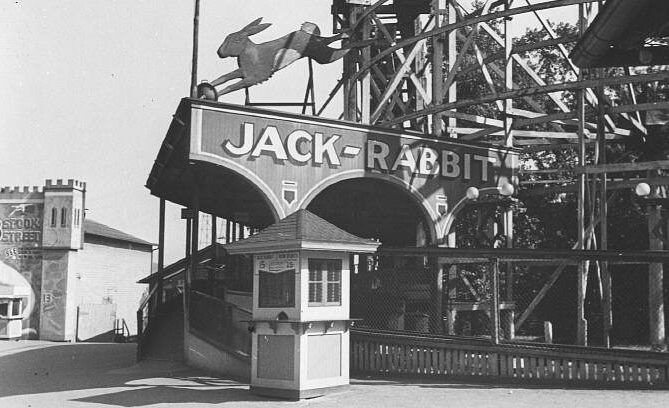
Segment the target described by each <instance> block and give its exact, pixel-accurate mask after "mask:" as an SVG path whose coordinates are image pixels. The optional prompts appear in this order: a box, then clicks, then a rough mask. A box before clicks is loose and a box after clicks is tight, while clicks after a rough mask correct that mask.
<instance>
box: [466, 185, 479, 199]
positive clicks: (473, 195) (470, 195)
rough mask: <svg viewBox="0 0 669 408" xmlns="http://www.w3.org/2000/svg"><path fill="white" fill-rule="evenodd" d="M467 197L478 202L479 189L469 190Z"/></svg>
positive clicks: (472, 188)
mask: <svg viewBox="0 0 669 408" xmlns="http://www.w3.org/2000/svg"><path fill="white" fill-rule="evenodd" d="M465 197H467V198H468V199H470V200H476V199H477V198H479V189H478V188H476V187H469V188H468V189H467V192H466V193H465Z"/></svg>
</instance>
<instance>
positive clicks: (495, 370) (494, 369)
mask: <svg viewBox="0 0 669 408" xmlns="http://www.w3.org/2000/svg"><path fill="white" fill-rule="evenodd" d="M499 365H500V358H499V354H498V353H490V354H489V355H488V375H491V376H494V377H499V375H500V367H499Z"/></svg>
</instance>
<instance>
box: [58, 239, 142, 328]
mask: <svg viewBox="0 0 669 408" xmlns="http://www.w3.org/2000/svg"><path fill="white" fill-rule="evenodd" d="M85 241H87V242H85V243H84V249H83V250H82V251H78V252H76V253H74V252H73V253H72V254H71V255H70V258H71V261H70V271H71V274H72V276H73V277H74V280H75V282H76V284H75V293H76V295H75V304H76V305H81V304H84V303H98V304H99V303H113V304H115V305H116V318H117V319H121V318H123V319H125V321H126V323H127V325H128V328H129V329H130V333H131V334H133V335H134V334H136V333H137V322H136V312H137V309H138V307H139V302H140V300H141V297H142V293H143V292H144V290H146V285H143V284H139V283H137V281H138V280H139V279H141V278H143V277H144V276H146V275H147V274H148V273H150V267H151V249H150V248H149V247H146V246H138V245H132V244H128V243H123V244H121V245H113V243H112V242H109V243H104V242H95V243H93V242H88V241H89V238H88V237H87V238H86V239H85ZM96 241H99V240H96Z"/></svg>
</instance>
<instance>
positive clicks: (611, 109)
mask: <svg viewBox="0 0 669 408" xmlns="http://www.w3.org/2000/svg"><path fill="white" fill-rule="evenodd" d="M655 109H669V101H661V102H659V101H658V102H647V103H634V104H631V105H619V106H608V107H606V108H604V112H606V113H623V112H643V111H647V110H655Z"/></svg>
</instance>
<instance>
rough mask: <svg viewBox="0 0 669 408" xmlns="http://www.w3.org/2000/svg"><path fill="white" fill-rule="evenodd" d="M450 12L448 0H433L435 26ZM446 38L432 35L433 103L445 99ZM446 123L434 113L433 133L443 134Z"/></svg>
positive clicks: (440, 24) (437, 26)
mask: <svg viewBox="0 0 669 408" xmlns="http://www.w3.org/2000/svg"><path fill="white" fill-rule="evenodd" d="M445 13H448V11H447V6H446V0H432V14H433V16H434V19H435V20H434V22H435V24H434V28H435V29H437V28H439V27H441V26H442V25H443V14H445ZM444 38H445V35H444V34H441V35H438V36H434V37H432V81H431V82H432V104H434V105H440V104H441V103H442V101H443V99H444V89H443V83H444V43H445V41H444ZM443 129H444V124H443V121H442V119H441V114H440V113H439V112H437V113H435V114H434V115H432V129H431V131H432V134H433V135H434V136H435V137H442V136H443Z"/></svg>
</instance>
